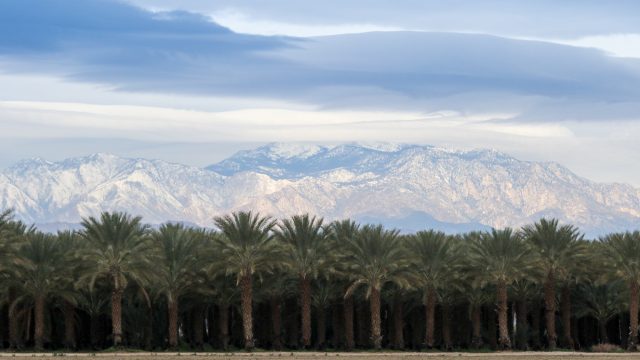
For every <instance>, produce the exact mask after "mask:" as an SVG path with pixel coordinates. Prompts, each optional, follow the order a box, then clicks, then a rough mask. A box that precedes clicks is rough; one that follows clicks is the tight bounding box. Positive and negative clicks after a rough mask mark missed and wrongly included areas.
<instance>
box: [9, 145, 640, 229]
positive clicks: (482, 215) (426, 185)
mask: <svg viewBox="0 0 640 360" xmlns="http://www.w3.org/2000/svg"><path fill="white" fill-rule="evenodd" d="M2 208H13V209H14V210H15V212H16V215H17V217H18V218H20V219H22V220H24V221H27V222H30V223H35V224H37V225H39V226H41V227H42V228H44V229H47V230H55V229H58V228H64V227H75V226H77V224H78V223H79V222H80V220H81V218H82V217H86V216H90V215H97V214H99V213H100V212H101V211H104V210H110V211H115V210H118V211H126V212H129V213H132V214H136V215H142V216H143V218H144V221H145V222H147V223H151V224H159V223H162V222H165V221H181V222H186V223H191V224H197V225H200V226H207V227H210V226H212V225H213V221H212V218H213V217H214V216H216V215H220V214H225V213H228V212H231V211H234V210H241V209H242V210H255V211H259V212H260V213H263V214H269V215H271V216H274V217H285V216H289V215H292V214H299V213H306V212H309V213H312V214H317V215H320V216H323V217H325V218H326V219H327V220H332V219H338V218H346V217H350V218H353V219H356V220H358V221H361V222H370V223H383V224H385V225H387V226H392V227H397V228H399V229H401V230H403V231H416V230H420V229H426V228H436V229H440V230H445V231H448V232H460V231H469V230H474V229H476V230H483V229H487V228H490V227H504V226H512V227H517V226H521V225H523V224H525V223H529V222H533V221H535V220H537V219H539V218H541V217H543V216H546V217H556V218H559V219H560V220H561V221H563V222H569V223H572V224H574V225H577V226H579V227H580V229H581V230H582V231H584V232H585V233H586V234H587V235H588V236H590V237H595V236H598V235H601V234H603V233H606V232H611V231H623V230H627V229H635V228H637V227H638V225H639V224H640V189H637V188H634V187H632V186H630V185H626V184H604V183H597V182H593V181H590V180H588V179H585V178H582V177H580V176H577V175H576V174H574V173H572V172H571V171H570V170H568V169H567V168H565V167H563V166H561V165H559V164H557V163H554V162H532V161H521V160H518V159H515V158H513V157H511V156H509V155H507V154H504V153H501V152H498V151H495V150H485V149H480V150H464V151H462V150H452V149H445V148H438V147H433V146H422V145H405V144H402V145H399V144H380V143H376V144H340V145H309V144H295V143H273V144H268V145H265V146H262V147H259V148H255V149H252V150H246V151H241V152H238V153H237V154H235V155H233V156H231V157H230V158H227V159H225V160H223V161H221V162H219V163H216V164H213V165H211V166H208V167H206V168H198V167H192V166H186V165H180V164H174V163H168V162H165V161H160V160H148V159H131V158H123V157H118V156H115V155H110V154H93V155H90V156H86V157H78V158H71V159H67V160H63V161H60V162H50V161H46V160H43V159H30V160H24V161H21V162H19V163H17V164H15V165H14V166H12V167H10V168H8V169H5V170H4V171H2V172H0V209H2Z"/></svg>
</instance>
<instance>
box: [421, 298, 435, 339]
mask: <svg viewBox="0 0 640 360" xmlns="http://www.w3.org/2000/svg"><path fill="white" fill-rule="evenodd" d="M435 315H436V291H435V289H434V288H433V287H432V286H429V287H428V288H427V298H426V303H425V316H426V329H427V330H426V334H425V339H424V343H425V345H426V347H427V349H433V343H434V341H435V340H434V339H435V318H436V316H435Z"/></svg>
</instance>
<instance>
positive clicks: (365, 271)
mask: <svg viewBox="0 0 640 360" xmlns="http://www.w3.org/2000/svg"><path fill="white" fill-rule="evenodd" d="M344 245H345V250H346V252H345V254H344V258H343V260H342V261H344V263H345V264H347V267H348V271H349V274H350V277H351V285H350V286H349V289H348V290H347V294H352V293H353V292H354V291H355V290H356V289H357V288H359V287H360V286H366V289H367V297H368V298H369V304H370V307H371V339H372V340H373V346H374V348H375V349H376V350H380V349H381V347H382V334H381V319H380V291H381V290H382V288H383V286H384V285H385V284H387V283H395V284H397V285H399V286H401V287H408V285H409V284H408V283H409V281H408V278H407V275H408V274H407V269H408V259H407V255H406V252H405V249H404V246H403V244H401V243H400V237H399V236H398V231H397V230H385V229H384V228H383V227H382V225H378V226H371V225H367V226H365V227H363V228H362V229H361V230H360V231H359V232H358V235H357V236H356V237H355V238H353V239H346V242H345V244H344Z"/></svg>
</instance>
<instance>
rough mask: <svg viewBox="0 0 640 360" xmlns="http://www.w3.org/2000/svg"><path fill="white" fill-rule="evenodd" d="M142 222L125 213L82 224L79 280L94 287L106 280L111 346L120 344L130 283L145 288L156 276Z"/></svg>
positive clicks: (87, 219)
mask: <svg viewBox="0 0 640 360" xmlns="http://www.w3.org/2000/svg"><path fill="white" fill-rule="evenodd" d="M141 220H142V218H140V217H131V216H130V215H127V214H125V213H118V212H115V213H108V212H104V213H102V214H101V215H100V218H99V219H96V218H94V217H89V218H85V219H83V220H82V226H83V228H84V229H83V231H82V237H83V238H84V240H85V241H86V242H87V244H86V246H85V247H84V249H83V260H84V263H85V264H86V266H87V268H86V271H85V272H84V274H83V275H82V277H81V280H82V281H87V282H88V283H89V286H90V287H93V284H95V282H96V280H97V279H98V278H105V279H106V280H107V281H108V282H109V283H110V287H111V324H112V330H113V345H114V346H116V347H118V346H120V345H121V344H122V294H123V292H124V290H125V288H126V287H127V284H128V283H129V282H134V283H138V284H144V283H147V282H149V280H150V279H151V278H152V277H153V275H155V271H154V265H155V264H156V263H157V262H156V258H157V256H156V255H155V254H156V252H155V251H154V248H153V246H152V243H151V242H150V241H149V238H148V236H147V232H148V231H147V229H148V228H147V226H145V225H142V224H141Z"/></svg>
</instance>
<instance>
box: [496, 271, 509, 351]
mask: <svg viewBox="0 0 640 360" xmlns="http://www.w3.org/2000/svg"><path fill="white" fill-rule="evenodd" d="M497 295H498V299H497V300H498V345H499V346H500V348H501V349H502V350H509V349H511V339H510V338H509V321H508V313H507V312H508V304H507V284H505V283H504V282H501V283H499V284H498V288H497Z"/></svg>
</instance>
